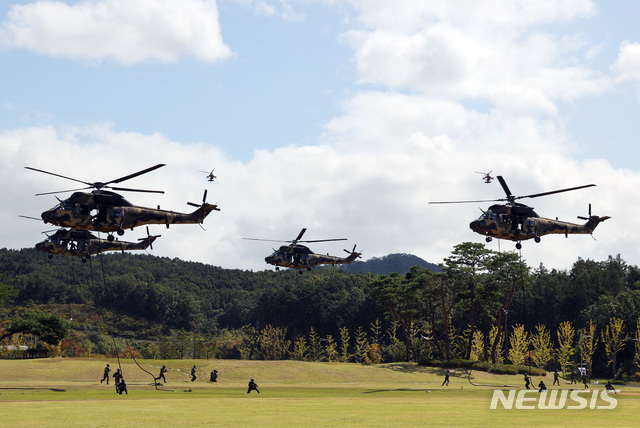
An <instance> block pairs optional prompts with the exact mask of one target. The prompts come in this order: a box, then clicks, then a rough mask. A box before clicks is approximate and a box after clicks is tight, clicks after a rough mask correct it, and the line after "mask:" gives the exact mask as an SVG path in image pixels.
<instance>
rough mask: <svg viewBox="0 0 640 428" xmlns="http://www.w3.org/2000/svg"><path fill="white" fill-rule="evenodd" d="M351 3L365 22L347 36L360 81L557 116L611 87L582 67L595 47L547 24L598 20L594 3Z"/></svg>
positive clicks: (600, 77)
mask: <svg viewBox="0 0 640 428" xmlns="http://www.w3.org/2000/svg"><path fill="white" fill-rule="evenodd" d="M349 3H351V4H353V5H354V7H356V10H357V12H358V17H359V22H361V23H362V24H363V25H362V27H361V28H359V29H353V30H350V31H347V32H345V34H344V38H345V40H346V41H347V42H348V43H349V44H350V46H351V47H352V48H353V49H354V52H355V54H354V63H355V66H356V69H357V72H358V76H359V82H360V83H365V84H374V85H382V86H385V87H389V88H390V89H392V90H410V91H417V92H422V93H425V94H428V95H431V96H437V97H447V98H452V99H458V100H463V99H478V98H484V99H488V100H490V101H491V102H492V103H493V104H495V105H498V106H502V107H504V108H506V109H517V110H520V111H524V110H530V111H534V112H535V111H541V112H545V113H551V114H553V113H555V112H556V102H557V101H558V100H573V99H576V98H577V97H581V96H585V95H592V94H599V93H603V92H604V91H606V90H608V89H609V88H610V85H611V83H610V81H609V79H607V78H606V77H605V76H602V75H600V74H598V73H596V72H594V71H593V70H590V69H588V68H587V67H585V66H584V65H581V59H582V58H584V57H587V56H589V55H592V54H593V47H591V46H589V45H588V44H587V43H586V42H585V41H583V40H582V39H581V38H580V37H579V36H568V37H557V36H555V35H552V34H548V33H545V32H544V31H543V30H542V27H541V26H542V25H544V24H549V23H558V22H562V21H568V20H572V19H575V18H577V17H584V16H589V15H591V14H592V13H593V12H594V5H593V3H592V2H590V1H573V0H571V1H564V2H557V1H544V2H529V1H527V2H514V1H492V2H469V1H450V2H420V3H418V4H416V2H408V1H404V2H403V1H401V2H374V3H373V4H372V3H371V2H359V1H354V2H349Z"/></svg>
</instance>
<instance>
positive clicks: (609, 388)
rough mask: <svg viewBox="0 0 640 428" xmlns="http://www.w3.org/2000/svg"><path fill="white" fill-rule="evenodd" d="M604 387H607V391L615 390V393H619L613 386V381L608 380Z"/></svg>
mask: <svg viewBox="0 0 640 428" xmlns="http://www.w3.org/2000/svg"><path fill="white" fill-rule="evenodd" d="M604 389H606V390H607V391H613V392H614V393H616V394H617V393H618V391H616V389H615V388H614V387H613V385H611V381H610V380H608V381H607V384H606V385H605V386H604Z"/></svg>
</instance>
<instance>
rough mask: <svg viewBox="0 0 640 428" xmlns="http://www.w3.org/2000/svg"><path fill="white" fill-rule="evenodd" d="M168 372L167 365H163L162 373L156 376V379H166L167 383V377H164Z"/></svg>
mask: <svg viewBox="0 0 640 428" xmlns="http://www.w3.org/2000/svg"><path fill="white" fill-rule="evenodd" d="M166 372H167V366H164V365H163V366H162V368H161V369H160V374H159V375H158V377H157V378H156V380H160V379H162V380H163V381H164V383H167V379H166V378H165V377H164V374H165V373H166Z"/></svg>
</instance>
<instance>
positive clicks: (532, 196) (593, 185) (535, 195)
mask: <svg viewBox="0 0 640 428" xmlns="http://www.w3.org/2000/svg"><path fill="white" fill-rule="evenodd" d="M585 187H595V184H585V185H583V186H576V187H568V188H566V189H559V190H552V191H550V192H542V193H534V194H533V195H526V196H516V197H515V198H514V199H522V198H537V197H539V196H546V195H553V194H555V193H563V192H570V191H572V190H578V189H584V188H585Z"/></svg>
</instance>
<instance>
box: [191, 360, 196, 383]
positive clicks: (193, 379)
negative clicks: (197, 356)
mask: <svg viewBox="0 0 640 428" xmlns="http://www.w3.org/2000/svg"><path fill="white" fill-rule="evenodd" d="M197 371H198V370H197V369H196V366H195V364H194V366H193V368H192V369H191V382H195V381H196V379H198V376H197V375H196V372H197Z"/></svg>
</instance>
